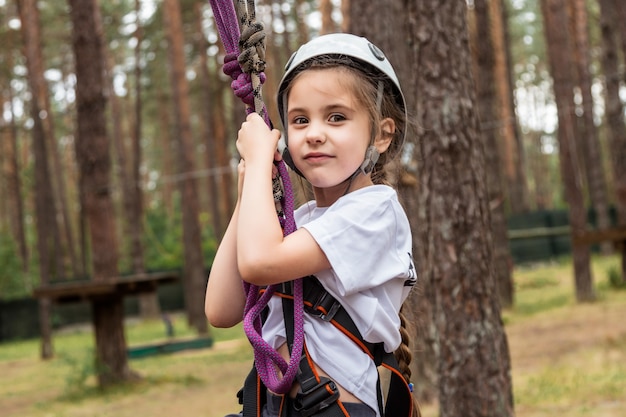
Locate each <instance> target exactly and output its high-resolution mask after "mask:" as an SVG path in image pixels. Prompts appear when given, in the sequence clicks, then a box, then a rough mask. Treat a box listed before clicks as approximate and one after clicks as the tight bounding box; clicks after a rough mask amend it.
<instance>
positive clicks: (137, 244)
mask: <svg viewBox="0 0 626 417" xmlns="http://www.w3.org/2000/svg"><path fill="white" fill-rule="evenodd" d="M135 16H136V17H135V19H136V24H137V28H136V32H135V35H136V38H137V45H135V102H134V104H135V106H134V115H135V120H134V125H133V134H132V140H133V141H132V146H131V149H132V153H131V155H132V163H131V165H130V167H131V171H130V173H131V175H130V178H131V187H130V188H131V203H130V210H129V213H128V215H129V220H130V257H131V264H132V266H133V272H134V273H135V274H142V273H144V272H146V262H145V257H144V245H143V237H144V227H143V221H144V215H143V214H144V210H143V206H144V203H143V187H142V181H141V163H142V161H143V154H142V151H141V135H142V126H143V118H142V117H141V115H142V107H143V106H142V96H141V90H142V89H141V76H142V74H141V73H142V71H141V63H142V59H143V56H142V51H141V45H142V42H143V27H142V24H141V19H140V16H141V0H135ZM138 298H139V310H140V312H141V316H142V317H144V318H155V317H158V316H160V314H161V307H160V305H159V297H158V294H157V292H156V291H153V292H149V293H144V294H139V296H138Z"/></svg>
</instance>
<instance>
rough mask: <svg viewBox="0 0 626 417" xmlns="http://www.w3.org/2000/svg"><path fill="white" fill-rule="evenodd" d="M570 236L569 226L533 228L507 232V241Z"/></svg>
mask: <svg viewBox="0 0 626 417" xmlns="http://www.w3.org/2000/svg"><path fill="white" fill-rule="evenodd" d="M569 234H570V227H569V226H558V227H534V228H532V229H517V230H516V229H513V230H509V232H508V235H509V239H531V238H536V237H550V236H565V235H569Z"/></svg>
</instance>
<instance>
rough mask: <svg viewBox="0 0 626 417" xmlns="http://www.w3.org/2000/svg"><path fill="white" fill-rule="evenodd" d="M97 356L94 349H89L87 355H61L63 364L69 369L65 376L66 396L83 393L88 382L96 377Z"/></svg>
mask: <svg viewBox="0 0 626 417" xmlns="http://www.w3.org/2000/svg"><path fill="white" fill-rule="evenodd" d="M94 358H95V356H94V351H93V349H89V350H88V351H87V353H86V354H83V355H80V356H75V355H69V354H67V353H65V352H62V353H60V354H59V359H60V361H61V363H63V364H64V365H66V366H67V367H68V368H69V372H67V373H66V376H65V389H66V395H69V396H71V395H73V394H75V393H77V392H81V391H83V390H84V389H85V387H86V386H87V380H88V379H89V378H90V377H93V376H96V370H97V369H96V366H95V359H94Z"/></svg>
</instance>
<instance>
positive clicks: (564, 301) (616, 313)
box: [0, 257, 626, 417]
mask: <svg viewBox="0 0 626 417" xmlns="http://www.w3.org/2000/svg"><path fill="white" fill-rule="evenodd" d="M618 265H619V259H618V258H617V257H606V258H595V259H594V263H593V268H594V280H595V288H596V291H597V296H598V300H597V301H596V302H594V303H588V304H582V305H580V304H577V303H576V302H575V297H574V290H573V273H572V269H571V266H570V264H569V260H567V259H565V260H561V261H558V262H552V263H546V264H541V265H532V266H523V267H518V268H516V270H515V275H514V277H515V284H516V296H515V297H516V302H515V307H514V308H513V309H511V310H510V311H505V312H503V319H504V322H505V325H506V331H507V335H508V341H509V346H510V352H511V362H512V377H513V385H514V395H515V411H516V415H517V416H521V417H544V416H546V417H547V416H550V417H554V416H568V417H578V416H591V415H592V416H594V417H618V416H619V417H623V416H626V289H621V290H617V289H615V288H613V287H611V285H609V277H610V276H611V275H612V274H613V275H614V274H615V273H617V271H618ZM174 320H175V322H174V325H175V329H176V337H177V338H186V337H192V336H193V334H192V332H191V331H190V330H189V329H187V327H186V324H185V320H184V318H183V317H182V316H180V315H176V316H174ZM126 329H127V338H128V342H129V345H138V344H144V343H148V342H157V341H162V340H163V338H164V335H165V328H164V326H163V324H162V323H161V322H159V321H153V322H139V321H137V320H132V319H131V320H128V322H127V327H126ZM213 336H214V337H215V340H216V343H215V345H214V346H213V347H212V348H210V349H202V350H195V351H186V352H180V353H175V354H169V355H162V356H152V357H147V358H144V359H133V360H131V362H130V364H131V367H132V368H133V369H134V370H135V371H137V372H139V373H140V374H141V375H142V376H143V379H142V381H140V382H136V383H132V384H126V385H123V386H118V387H116V388H112V389H108V390H105V391H100V390H98V389H97V388H96V384H95V378H94V368H93V366H92V361H91V357H92V355H93V336H92V333H91V329H90V328H89V326H82V327H81V326H78V327H75V328H71V329H63V330H60V331H58V332H57V333H56V334H55V336H54V346H55V351H56V357H55V359H53V360H50V361H45V362H42V361H41V360H39V358H38V355H39V353H38V352H39V342H38V340H27V341H19V342H10V343H4V344H0V410H1V412H0V414H1V415H2V416H5V417H14V416H20V417H24V416H27V417H57V416H58V417H66V416H67V417H78V416H85V417H87V416H88V417H92V416H93V417H95V416H98V417H100V416H102V417H104V416H116V417H131V416H133V417H135V416H150V417H166V416H167V417H171V416H195V417H199V416H203V417H223V416H224V415H225V414H228V413H234V412H237V411H239V405H238V404H237V400H236V397H235V394H236V392H237V390H238V389H239V388H240V386H241V383H242V381H243V379H244V377H245V375H246V374H247V372H248V371H249V368H250V365H251V350H250V348H249V347H248V344H247V343H246V341H245V339H244V338H243V333H242V331H241V328H239V327H237V328H234V329H229V330H220V331H217V330H213ZM437 410H438V407H437V405H436V404H424V405H423V414H424V415H425V416H426V417H434V416H437V414H438V412H437Z"/></svg>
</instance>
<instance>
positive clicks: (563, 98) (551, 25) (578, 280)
mask: <svg viewBox="0 0 626 417" xmlns="http://www.w3.org/2000/svg"><path fill="white" fill-rule="evenodd" d="M541 10H542V14H543V19H544V25H543V27H544V33H545V36H546V44H547V49H548V59H549V62H550V70H551V74H552V79H553V84H554V85H553V89H554V96H555V100H556V105H557V112H558V119H559V128H558V139H559V164H560V169H561V180H562V181H563V186H564V188H565V199H566V201H567V204H568V206H569V225H570V228H571V233H572V236H573V235H575V234H580V233H584V232H585V230H586V226H587V215H586V210H585V203H584V200H583V194H582V178H581V177H582V175H581V174H582V173H581V171H580V169H579V167H578V159H577V157H576V136H575V126H574V125H575V113H574V97H573V91H574V77H573V71H574V68H575V67H574V62H572V44H571V42H570V40H569V38H568V30H567V28H568V27H569V20H568V15H567V5H566V2H565V0H541ZM572 258H573V262H574V278H575V288H576V299H577V300H578V301H579V302H583V301H592V300H594V299H595V294H594V290H593V278H592V275H591V266H590V262H591V261H590V249H589V246H587V245H574V244H573V239H572Z"/></svg>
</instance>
